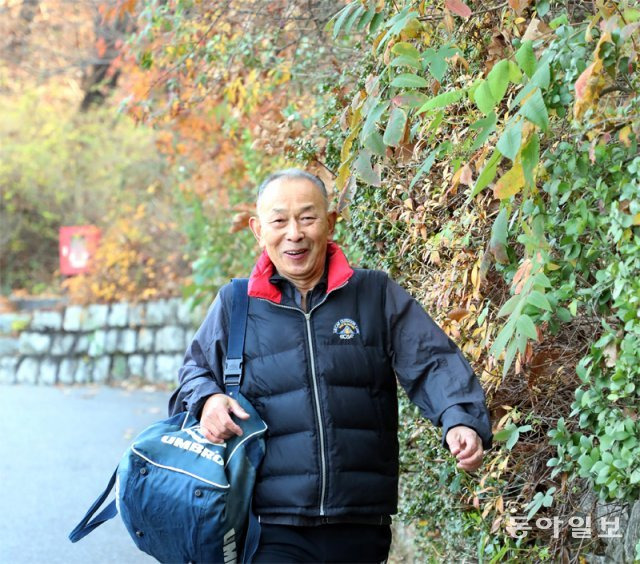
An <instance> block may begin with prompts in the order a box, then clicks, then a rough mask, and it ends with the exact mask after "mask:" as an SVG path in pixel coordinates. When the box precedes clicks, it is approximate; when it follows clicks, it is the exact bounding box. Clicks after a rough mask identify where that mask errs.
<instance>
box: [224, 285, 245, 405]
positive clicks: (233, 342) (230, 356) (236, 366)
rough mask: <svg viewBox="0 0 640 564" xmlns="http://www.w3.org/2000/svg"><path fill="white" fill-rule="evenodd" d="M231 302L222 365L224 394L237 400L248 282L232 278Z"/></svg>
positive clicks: (240, 380) (240, 377)
mask: <svg viewBox="0 0 640 564" xmlns="http://www.w3.org/2000/svg"><path fill="white" fill-rule="evenodd" d="M231 284H232V290H233V302H232V305H231V326H230V327H229V339H228V341H227V358H226V360H225V363H224V390H225V394H227V395H228V396H230V397H232V398H235V399H237V397H238V394H239V393H240V383H241V382H242V353H243V351H244V336H245V333H246V329H247V312H248V310H249V294H248V288H249V280H248V279H247V278H234V279H233V280H232V281H231Z"/></svg>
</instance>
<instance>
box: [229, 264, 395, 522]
mask: <svg viewBox="0 0 640 564" xmlns="http://www.w3.org/2000/svg"><path fill="white" fill-rule="evenodd" d="M386 283H387V277H386V275H385V274H384V273H382V272H378V271H367V270H354V271H353V274H352V275H351V277H350V279H349V280H348V281H347V282H345V283H343V284H342V285H341V286H340V287H338V288H335V289H333V290H330V291H329V293H328V294H327V295H326V296H324V297H323V299H322V300H320V302H319V303H318V304H317V305H314V306H313V307H312V309H311V310H310V311H309V312H308V313H304V312H303V311H302V310H300V309H299V308H295V307H292V306H286V305H282V304H279V303H275V302H274V301H271V300H269V299H264V298H255V297H254V298H252V299H251V300H250V303H249V314H248V322H247V336H246V344H245V355H244V380H243V384H242V392H243V394H244V395H245V396H246V397H247V399H248V400H249V401H250V402H251V403H252V404H253V405H254V407H255V408H256V410H257V411H258V413H259V414H260V416H261V417H262V418H263V419H264V421H265V422H266V423H267V425H268V427H269V431H268V435H267V451H266V455H265V458H264V461H263V463H262V466H261V468H260V472H259V475H258V479H257V484H256V489H255V496H254V509H255V511H256V512H257V513H258V514H271V515H299V516H309V517H317V516H326V517H332V516H358V515H362V516H364V515H366V516H377V515H390V514H393V513H395V512H396V509H397V482H398V440H397V427H398V415H397V413H398V409H397V397H396V382H395V376H394V372H393V369H392V367H391V363H390V358H389V347H388V342H389V340H388V338H387V335H386V323H385V319H384V315H383V312H384V300H385V290H386ZM227 290H228V288H224V289H223V291H222V292H221V297H222V299H223V303H224V302H227V300H230V292H228V291H227ZM250 293H251V292H250Z"/></svg>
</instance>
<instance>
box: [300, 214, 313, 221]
mask: <svg viewBox="0 0 640 564" xmlns="http://www.w3.org/2000/svg"><path fill="white" fill-rule="evenodd" d="M314 219H315V217H313V216H310V215H308V216H305V217H303V218H302V221H313V220H314Z"/></svg>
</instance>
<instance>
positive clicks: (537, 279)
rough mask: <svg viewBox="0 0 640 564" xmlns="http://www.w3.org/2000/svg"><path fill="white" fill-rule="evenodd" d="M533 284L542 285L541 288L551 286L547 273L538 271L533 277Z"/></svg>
mask: <svg viewBox="0 0 640 564" xmlns="http://www.w3.org/2000/svg"><path fill="white" fill-rule="evenodd" d="M533 285H534V286H542V287H543V288H551V280H549V278H547V275H546V274H544V273H543V272H538V274H536V275H535V276H534V277H533Z"/></svg>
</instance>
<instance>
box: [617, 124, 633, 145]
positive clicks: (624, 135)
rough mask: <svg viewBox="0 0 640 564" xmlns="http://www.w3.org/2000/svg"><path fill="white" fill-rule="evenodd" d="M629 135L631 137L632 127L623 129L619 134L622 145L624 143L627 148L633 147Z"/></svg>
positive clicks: (628, 126)
mask: <svg viewBox="0 0 640 564" xmlns="http://www.w3.org/2000/svg"><path fill="white" fill-rule="evenodd" d="M629 135H631V126H630V125H627V126H625V127H623V128H622V129H621V130H620V132H619V133H618V137H619V139H620V143H622V144H623V145H624V146H625V147H631V139H629Z"/></svg>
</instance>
